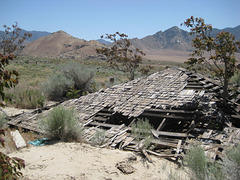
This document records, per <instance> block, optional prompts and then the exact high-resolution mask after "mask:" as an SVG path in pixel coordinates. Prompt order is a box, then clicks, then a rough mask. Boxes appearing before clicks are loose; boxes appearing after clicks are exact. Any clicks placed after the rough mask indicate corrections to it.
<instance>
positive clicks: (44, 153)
mask: <svg viewBox="0 0 240 180" xmlns="http://www.w3.org/2000/svg"><path fill="white" fill-rule="evenodd" d="M9 156H11V157H20V158H22V159H24V160H25V162H26V168H25V169H23V171H22V172H23V174H24V178H23V179H31V180H39V179H46V180H48V179H49V180H50V179H51V180H54V179H56V180H61V179H81V180H91V179H93V180H95V179H96V180H97V179H99V180H100V179H108V180H110V179H112V180H114V179H124V180H125V179H132V180H142V179H146V180H159V179H163V180H165V179H184V180H185V179H189V178H188V177H187V175H186V171H184V170H183V169H182V168H178V167H177V165H176V164H174V163H172V162H170V161H167V160H165V159H160V158H157V157H154V156H151V157H152V159H153V161H154V162H153V163H149V162H146V161H145V160H144V159H143V158H142V157H141V156H139V155H138V154H135V153H133V152H130V151H122V150H116V149H114V150H111V149H106V148H98V147H93V146H91V145H89V144H85V143H62V142H60V143H56V144H53V145H46V146H42V147H28V148H24V149H21V150H19V151H16V152H13V153H11V154H9ZM134 156H135V157H137V159H136V160H130V158H129V157H134ZM122 161H125V162H127V164H129V165H130V166H132V167H133V168H134V172H133V173H132V174H124V173H123V172H121V171H120V170H119V169H118V168H117V167H116V164H117V163H119V162H122Z"/></svg>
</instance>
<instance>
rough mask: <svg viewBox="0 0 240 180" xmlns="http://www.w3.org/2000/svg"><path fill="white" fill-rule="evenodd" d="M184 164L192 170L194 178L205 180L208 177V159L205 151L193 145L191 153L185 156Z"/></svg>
mask: <svg viewBox="0 0 240 180" xmlns="http://www.w3.org/2000/svg"><path fill="white" fill-rule="evenodd" d="M184 162H185V163H186V165H187V167H189V169H190V170H191V173H192V176H193V177H195V178H196V179H199V180H204V179H205V178H206V175H207V158H206V156H205V153H204V150H203V149H202V148H201V147H200V146H198V145H193V146H192V147H191V148H190V150H189V152H188V153H187V154H186V155H185V156H184Z"/></svg>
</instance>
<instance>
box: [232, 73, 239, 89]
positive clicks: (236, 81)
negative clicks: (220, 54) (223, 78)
mask: <svg viewBox="0 0 240 180" xmlns="http://www.w3.org/2000/svg"><path fill="white" fill-rule="evenodd" d="M230 82H231V83H233V84H237V85H239V86H240V72H239V71H237V72H236V73H235V74H234V76H233V77H232V78H231V79H230Z"/></svg>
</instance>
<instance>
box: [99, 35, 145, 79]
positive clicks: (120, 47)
mask: <svg viewBox="0 0 240 180" xmlns="http://www.w3.org/2000/svg"><path fill="white" fill-rule="evenodd" d="M101 38H105V39H108V40H110V41H112V42H113V45H112V46H111V47H105V48H101V49H96V51H97V53H98V54H103V55H104V56H106V58H107V60H108V62H109V63H110V66H111V67H113V68H116V69H118V70H120V71H123V72H128V73H129V75H130V80H133V79H134V78H135V71H136V69H137V68H138V67H139V64H140V63H141V62H142V56H143V55H145V54H144V53H143V51H141V50H139V49H138V48H134V47H133V46H132V44H131V42H130V40H129V39H128V36H127V35H126V34H123V33H119V32H116V33H115V34H106V36H105V37H104V36H103V35H102V36H101Z"/></svg>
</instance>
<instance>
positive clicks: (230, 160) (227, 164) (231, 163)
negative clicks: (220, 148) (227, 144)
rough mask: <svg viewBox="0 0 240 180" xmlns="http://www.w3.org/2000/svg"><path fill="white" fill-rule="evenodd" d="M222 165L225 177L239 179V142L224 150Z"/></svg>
mask: <svg viewBox="0 0 240 180" xmlns="http://www.w3.org/2000/svg"><path fill="white" fill-rule="evenodd" d="M222 167H223V172H224V174H225V179H229V180H238V179H240V144H238V145H237V146H235V147H233V148H231V149H228V150H227V151H226V153H225V157H224V158H223V162H222Z"/></svg>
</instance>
